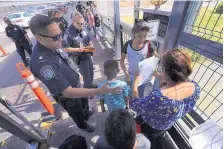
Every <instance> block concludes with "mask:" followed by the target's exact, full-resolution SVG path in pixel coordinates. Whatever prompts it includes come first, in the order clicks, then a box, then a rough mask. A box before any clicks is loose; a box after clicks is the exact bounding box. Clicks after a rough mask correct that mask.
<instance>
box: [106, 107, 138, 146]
mask: <svg viewBox="0 0 224 149" xmlns="http://www.w3.org/2000/svg"><path fill="white" fill-rule="evenodd" d="M104 134H105V138H106V140H107V143H108V144H109V145H110V146H111V147H114V148H116V149H133V147H134V145H135V141H136V123H135V120H134V118H133V117H132V116H131V114H130V113H129V112H128V111H127V110H125V109H117V110H114V111H112V112H111V113H110V115H109V116H108V117H107V119H106V123H105V129H104Z"/></svg>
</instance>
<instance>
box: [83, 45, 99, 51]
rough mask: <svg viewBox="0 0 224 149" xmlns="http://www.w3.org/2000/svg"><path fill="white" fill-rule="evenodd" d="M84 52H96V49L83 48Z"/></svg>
mask: <svg viewBox="0 0 224 149" xmlns="http://www.w3.org/2000/svg"><path fill="white" fill-rule="evenodd" d="M83 49H84V51H83V52H96V49H95V48H94V47H90V46H87V47H83Z"/></svg>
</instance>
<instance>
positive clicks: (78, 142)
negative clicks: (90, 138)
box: [58, 135, 87, 149]
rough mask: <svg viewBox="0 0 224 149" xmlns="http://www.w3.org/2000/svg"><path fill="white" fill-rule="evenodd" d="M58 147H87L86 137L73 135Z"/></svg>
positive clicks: (82, 148)
mask: <svg viewBox="0 0 224 149" xmlns="http://www.w3.org/2000/svg"><path fill="white" fill-rule="evenodd" d="M58 149H87V143H86V139H85V138H84V137H83V136H78V135H72V136H70V137H68V138H67V139H66V140H65V141H64V142H63V143H62V144H61V145H60V147H59V148H58Z"/></svg>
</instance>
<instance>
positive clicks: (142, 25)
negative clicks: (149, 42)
mask: <svg viewBox="0 0 224 149" xmlns="http://www.w3.org/2000/svg"><path fill="white" fill-rule="evenodd" d="M148 31H149V27H148V24H147V22H146V21H144V20H139V21H138V22H137V23H135V25H134V27H133V28H132V34H133V35H134V34H135V33H139V32H148Z"/></svg>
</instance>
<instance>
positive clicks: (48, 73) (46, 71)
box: [40, 65, 55, 80]
mask: <svg viewBox="0 0 224 149" xmlns="http://www.w3.org/2000/svg"><path fill="white" fill-rule="evenodd" d="M40 73H41V74H42V76H43V77H44V78H45V79H47V80H50V79H52V78H54V77H55V73H54V71H53V69H52V67H51V66H50V65H46V66H43V67H42V68H41V69H40Z"/></svg>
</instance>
